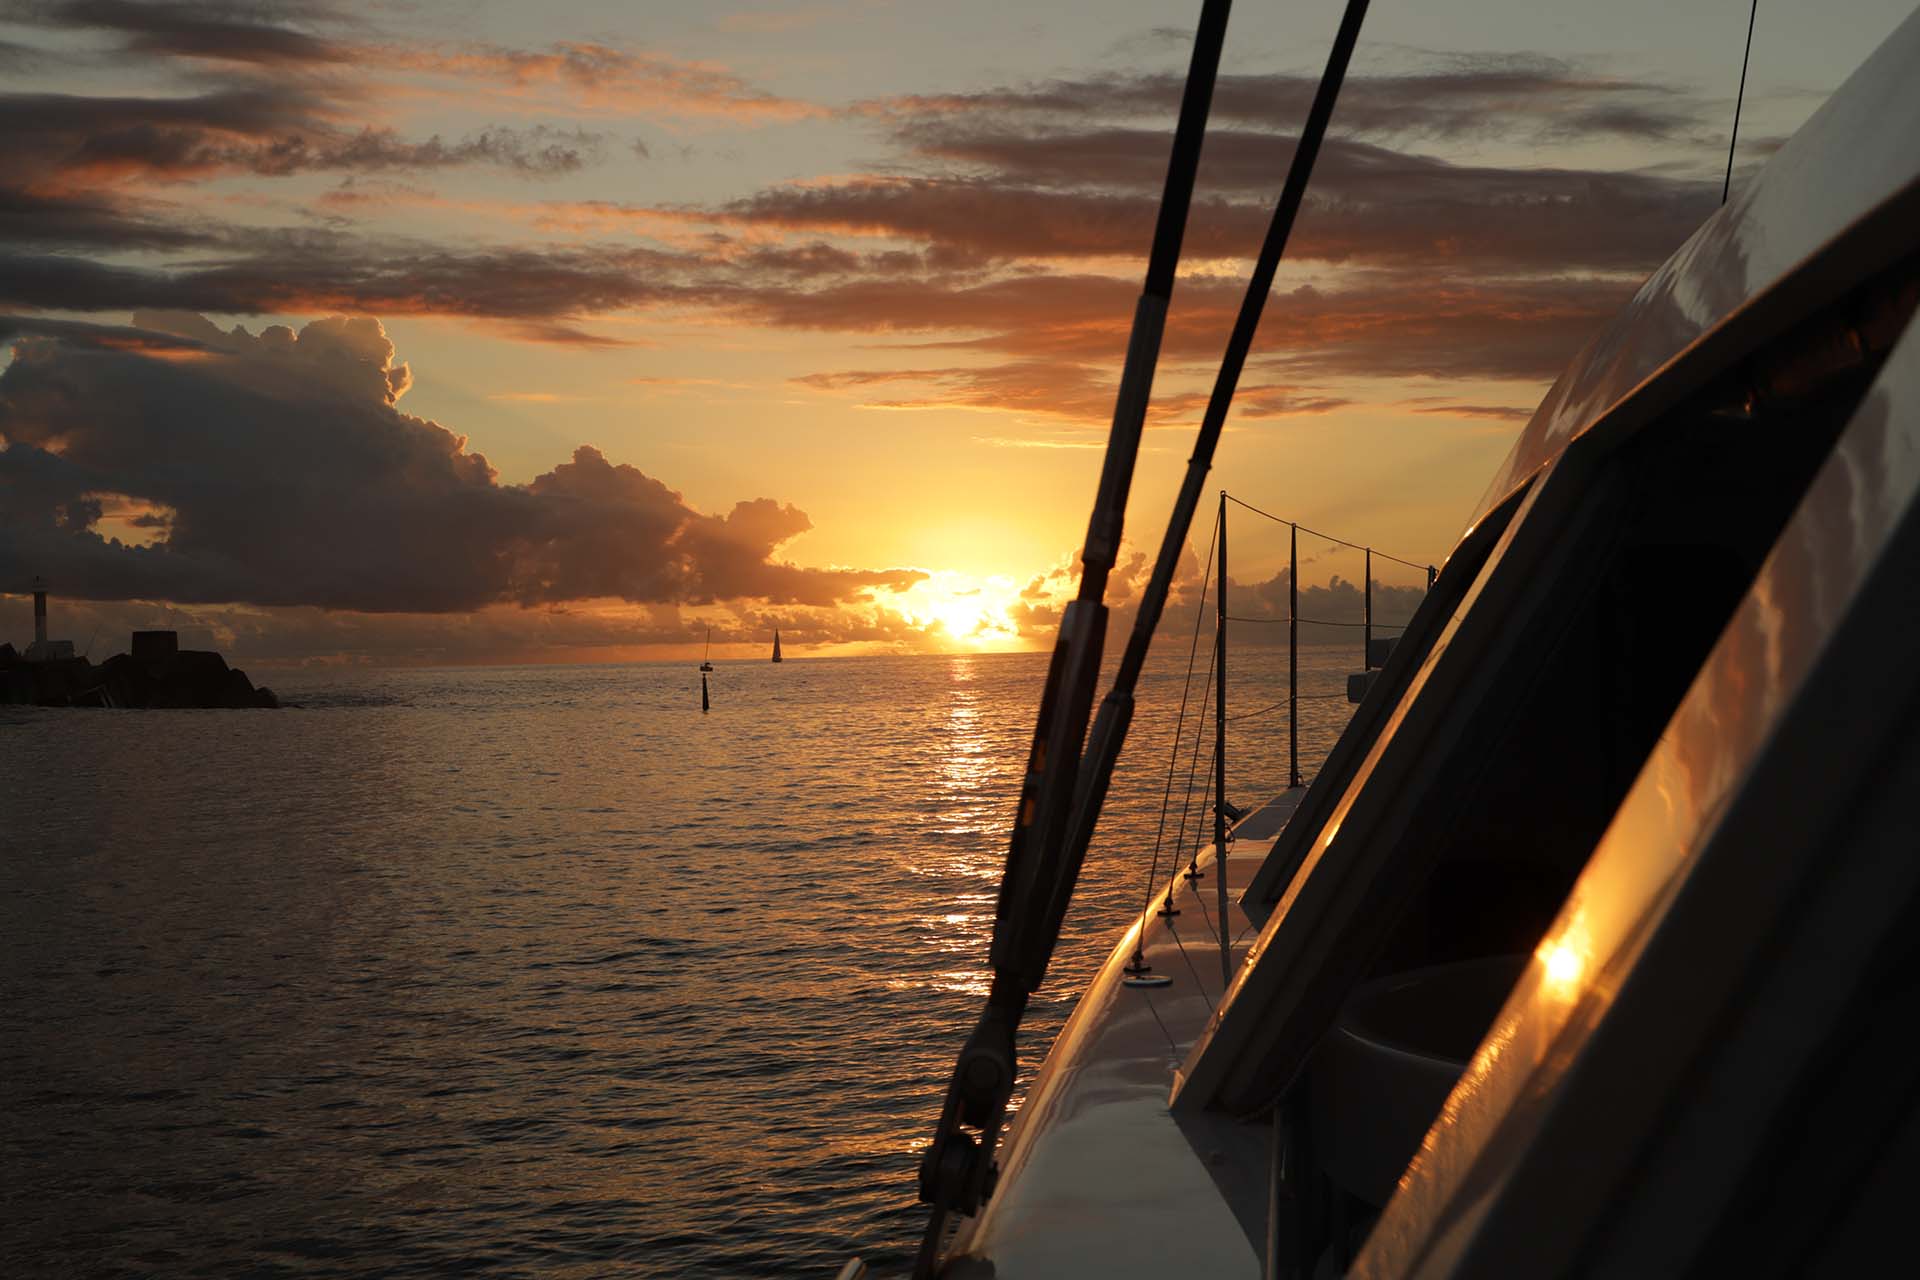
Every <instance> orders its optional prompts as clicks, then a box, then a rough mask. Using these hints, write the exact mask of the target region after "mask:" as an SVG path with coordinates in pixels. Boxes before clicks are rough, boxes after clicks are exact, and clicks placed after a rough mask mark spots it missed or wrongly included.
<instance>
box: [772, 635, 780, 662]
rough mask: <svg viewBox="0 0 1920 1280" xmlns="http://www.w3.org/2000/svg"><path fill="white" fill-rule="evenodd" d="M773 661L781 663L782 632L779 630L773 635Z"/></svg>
mask: <svg viewBox="0 0 1920 1280" xmlns="http://www.w3.org/2000/svg"><path fill="white" fill-rule="evenodd" d="M773 660H774V661H775V662H778V661H780V632H779V630H778V629H776V630H775V631H774V633H773Z"/></svg>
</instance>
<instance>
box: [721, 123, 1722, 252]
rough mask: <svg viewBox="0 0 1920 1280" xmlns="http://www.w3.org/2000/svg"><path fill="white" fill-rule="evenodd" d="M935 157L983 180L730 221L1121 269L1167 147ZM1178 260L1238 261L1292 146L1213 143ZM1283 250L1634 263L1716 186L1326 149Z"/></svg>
mask: <svg viewBox="0 0 1920 1280" xmlns="http://www.w3.org/2000/svg"><path fill="white" fill-rule="evenodd" d="M942 133H943V140H942V141H941V142H940V144H939V145H938V146H937V147H932V146H929V147H926V148H923V149H925V150H928V151H929V152H931V153H933V154H936V155H939V156H942V157H944V158H948V159H964V160H966V161H968V162H969V163H970V164H972V165H976V166H980V167H984V168H985V169H986V170H988V172H987V173H985V174H972V175H946V176H916V177H899V178H887V177H871V178H860V179H854V180H850V181H844V182H836V183H829V184H820V183H806V184H796V185H794V186H788V187H775V188H770V189H768V190H765V191H761V192H758V193H756V194H754V195H753V196H750V197H747V198H745V199H742V200H739V201H736V202H734V203H732V204H730V205H728V206H727V207H726V208H725V209H724V210H722V211H721V216H722V217H724V218H725V219H727V220H729V221H733V222H737V223H741V224H744V225H749V226H753V227H757V228H763V229H779V230H784V231H794V232H813V233H820V232H825V233H837V234H853V235H867V236H888V237H895V238H899V239H904V240H910V241H915V242H919V243H921V244H923V245H925V246H927V247H929V248H930V249H936V250H938V251H940V252H941V253H942V254H943V255H945V258H944V260H946V261H950V262H956V263H957V262H990V261H1009V260H1017V259H1031V258H1043V259H1044V258H1085V257H1115V256H1119V257H1130V256H1134V255H1137V254H1138V253H1139V250H1140V246H1141V245H1142V244H1144V243H1146V241H1147V239H1148V238H1149V237H1150V236H1151V234H1152V229H1153V222H1154V217H1155V215H1156V212H1157V210H1158V207H1159V192H1158V183H1159V180H1160V177H1161V174H1162V171H1163V170H1164V168H1165V165H1166V141H1165V138H1164V137H1163V136H1162V135H1161V134H1159V133H1155V132H1153V131H1150V130H1104V131H1100V132H1098V133H1085V134H1081V133H1059V132H1048V133H1044V134H1012V133H1004V132H991V133H979V132H963V131H962V130H961V129H960V128H958V127H956V126H953V125H943V126H942ZM1207 145H1208V150H1207V157H1208V158H1207V166H1208V169H1209V171H1210V172H1209V174H1208V176H1207V177H1206V178H1205V179H1204V180H1203V181H1202V183H1201V190H1202V191H1204V192H1220V191H1222V190H1226V191H1231V192H1237V193H1239V195H1238V196H1237V197H1235V198H1229V197H1227V196H1222V195H1217V194H1215V195H1205V196H1202V197H1201V198H1200V199H1199V200H1197V201H1196V202H1195V206H1194V211H1193V215H1192V219H1191V222H1190V225H1189V231H1188V236H1187V241H1186V252H1187V254H1188V256H1189V257H1195V258H1235V259H1244V258H1248V257H1251V256H1252V255H1253V253H1254V252H1255V251H1256V250H1257V249H1258V247H1259V243H1260V240H1261V237H1262V236H1264V234H1265V232H1266V226H1267V222H1268V220H1269V218H1270V217H1271V216H1272V204H1271V202H1272V199H1273V196H1274V193H1275V192H1276V191H1277V190H1278V185H1279V175H1280V174H1281V173H1283V172H1284V171H1285V168H1286V164H1287V161H1288V158H1289V156H1290V154H1291V150H1292V140H1291V139H1277V138H1273V137H1268V136H1263V135H1257V134H1249V133H1229V134H1225V135H1215V136H1213V137H1210V138H1209V141H1208V144H1207ZM1313 190H1314V194H1313V196H1312V198H1311V199H1310V200H1309V201H1308V204H1307V207H1306V211H1305V212H1304V213H1303V215H1302V217H1301V219H1300V222H1299V224H1298V225H1297V227H1296V229H1295V233H1294V236H1293V238H1292V240H1291V241H1290V242H1289V244H1288V248H1287V252H1288V257H1289V259H1290V260H1292V261H1296V262H1299V261H1309V262H1312V261H1321V262H1349V261H1360V262H1368V263H1406V264H1409V265H1413V264H1418V265H1422V266H1434V265H1440V266H1446V267H1449V268H1452V269H1456V270H1465V269H1486V268H1498V269H1503V270H1514V269H1521V268H1530V269H1540V268H1552V269H1557V270H1567V271H1572V270H1598V271H1619V270H1636V269H1643V268H1645V267H1646V266H1647V265H1648V263H1649V262H1650V261H1657V259H1658V256H1659V255H1661V254H1664V253H1665V252H1668V251H1670V250H1671V249H1672V247H1673V245H1675V244H1677V243H1678V242H1679V241H1680V240H1681V239H1683V238H1684V237H1685V236H1686V235H1687V234H1688V233H1689V232H1690V231H1691V230H1692V229H1693V227H1694V226H1696V225H1697V224H1698V223H1699V221H1700V219H1701V218H1703V217H1705V216H1706V215H1707V214H1708V213H1710V212H1712V210H1713V207H1714V202H1715V199H1716V198H1717V192H1716V191H1715V190H1714V189H1713V185H1712V184H1711V183H1706V182H1697V181H1691V180H1686V179H1681V178H1673V177H1660V176H1654V175H1646V174H1633V173H1602V172H1593V171H1583V170H1568V169H1504V168H1494V167H1487V166H1463V165H1455V164H1449V163H1447V162H1445V161H1442V160H1437V159H1433V158H1431V157H1424V156H1416V155H1408V154H1404V153H1400V152H1396V151H1392V150H1388V149H1386V148H1383V147H1378V146H1373V145H1371V144H1366V143H1358V142H1352V141H1330V142H1329V143H1328V144H1327V146H1326V148H1325V150H1324V151H1323V152H1322V158H1321V161H1320V163H1319V165H1318V167H1317V168H1316V171H1315V180H1314V188H1313Z"/></svg>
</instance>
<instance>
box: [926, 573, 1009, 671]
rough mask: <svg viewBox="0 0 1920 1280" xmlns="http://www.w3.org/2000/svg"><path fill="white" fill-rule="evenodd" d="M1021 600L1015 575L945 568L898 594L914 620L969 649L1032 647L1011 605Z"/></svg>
mask: <svg viewBox="0 0 1920 1280" xmlns="http://www.w3.org/2000/svg"><path fill="white" fill-rule="evenodd" d="M1018 603H1019V587H1018V585H1017V584H1016V583H1015V582H1014V580H1013V579H1011V578H1006V577H1000V576H994V577H990V578H984V579H983V578H975V577H972V576H970V575H968V574H964V573H953V572H948V571H942V572H938V573H934V574H933V575H931V576H930V577H929V578H928V579H927V580H926V581H924V582H918V583H915V584H914V585H913V587H912V588H911V589H909V590H907V591H904V592H902V593H901V594H900V596H899V608H900V611H901V613H902V614H903V615H904V616H905V617H907V618H908V619H909V620H910V621H911V622H912V623H913V625H915V626H917V627H921V628H924V629H925V630H926V631H928V632H929V633H934V632H938V633H942V634H941V635H940V636H938V637H937V638H940V639H944V641H945V642H946V644H947V645H949V646H951V647H954V648H965V649H969V650H988V651H993V652H1006V651H1010V650H1014V649H1023V648H1028V647H1030V644H1029V642H1027V641H1025V640H1023V639H1022V637H1021V632H1020V627H1019V624H1018V623H1017V622H1016V621H1015V620H1014V617H1013V613H1012V610H1013V608H1014V607H1015V606H1016V605H1017V604H1018Z"/></svg>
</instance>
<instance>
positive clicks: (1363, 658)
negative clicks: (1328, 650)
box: [1360, 547, 1373, 671]
mask: <svg viewBox="0 0 1920 1280" xmlns="http://www.w3.org/2000/svg"><path fill="white" fill-rule="evenodd" d="M1360 576H1361V577H1362V578H1363V579H1365V586H1364V587H1363V589H1362V591H1361V598H1362V599H1363V600H1364V601H1365V602H1366V603H1365V604H1364V605H1363V606H1362V607H1363V608H1364V609H1365V610H1366V622H1365V624H1364V625H1365V629H1364V630H1362V631H1361V633H1360V635H1361V636H1362V639H1361V641H1360V644H1361V650H1360V669H1361V670H1362V671H1371V670H1373V548H1372V547H1368V548H1367V567H1366V569H1365V570H1364V571H1362V573H1361V575H1360Z"/></svg>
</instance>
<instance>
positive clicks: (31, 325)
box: [0, 315, 206, 351]
mask: <svg viewBox="0 0 1920 1280" xmlns="http://www.w3.org/2000/svg"><path fill="white" fill-rule="evenodd" d="M19 338H54V339H58V340H59V341H60V342H63V343H66V344H67V345H69V346H76V347H105V348H110V349H112V350H117V351H204V350H205V349H206V347H205V344H203V343H201V342H198V341H196V340H194V339H193V338H188V337H183V336H181V335H180V334H177V333H165V332H162V331H160V330H157V329H143V328H140V327H139V326H137V325H116V324H88V323H85V322H84V321H79V320H50V319H47V318H45V317H43V316H11V315H0V345H4V344H8V343H11V342H13V341H14V340H16V339H19Z"/></svg>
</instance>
